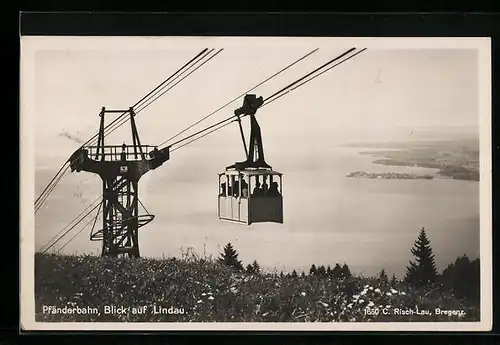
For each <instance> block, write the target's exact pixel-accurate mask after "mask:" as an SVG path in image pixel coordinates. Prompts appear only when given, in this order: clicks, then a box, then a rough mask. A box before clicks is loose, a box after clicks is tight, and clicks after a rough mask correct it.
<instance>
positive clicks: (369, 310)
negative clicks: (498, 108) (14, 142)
mask: <svg viewBox="0 0 500 345" xmlns="http://www.w3.org/2000/svg"><path fill="white" fill-rule="evenodd" d="M20 78H21V105H20V109H21V120H20V121H21V142H20V145H21V150H20V154H21V169H20V173H21V186H20V190H21V198H20V200H21V216H22V217H21V235H20V241H21V243H20V245H21V291H20V305H21V326H22V328H23V329H24V330H218V331H220V330H291V331H304V330H327V331H329V330H345V331H347V330H357V331H360V330H371V331H373V330H381V331H382V330H383V331H387V330H400V331H401V330H406V331H412V330H415V331H417V330H421V331H436V330H437V331H484V330H489V329H491V325H492V268H491V264H492V248H491V246H492V239H491V236H492V219H491V198H492V197H491V135H490V132H491V81H490V79H491V60H490V40H489V38H333V37H315V38H312V37H311V38H308V37H306V38H304V37H302V38H299V37H288V38H284V37H49V36H36V37H35V36H32V37H22V38H21V76H20Z"/></svg>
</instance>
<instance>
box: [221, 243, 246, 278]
mask: <svg viewBox="0 0 500 345" xmlns="http://www.w3.org/2000/svg"><path fill="white" fill-rule="evenodd" d="M218 260H219V262H220V263H222V264H223V265H225V266H228V267H231V268H234V269H236V270H238V271H242V270H243V265H242V264H241V261H240V260H238V253H237V252H236V250H235V249H234V248H233V245H232V244H231V243H228V244H227V245H226V246H225V247H224V252H223V253H222V254H221V256H220V257H219V259H218Z"/></svg>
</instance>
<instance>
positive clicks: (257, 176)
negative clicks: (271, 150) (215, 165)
mask: <svg viewBox="0 0 500 345" xmlns="http://www.w3.org/2000/svg"><path fill="white" fill-rule="evenodd" d="M262 103H263V99H262V97H258V98H257V97H256V95H253V94H247V95H246V96H245V98H244V101H243V106H242V107H241V108H239V109H237V110H236V111H235V112H234V114H235V115H236V117H237V121H238V124H239V126H240V133H241V136H242V140H243V145H244V146H245V153H246V156H247V159H246V160H245V161H243V162H238V163H235V164H233V165H231V166H228V167H226V169H225V171H223V172H221V173H219V195H218V199H219V200H218V216H219V219H221V220H227V221H233V222H238V223H243V224H247V225H250V224H252V223H262V222H271V223H283V174H282V173H280V172H278V171H276V170H273V168H272V167H271V166H270V165H269V164H267V163H266V161H265V159H264V148H263V145H262V136H261V132H260V126H259V124H258V122H257V120H256V118H255V113H256V112H257V109H258V108H259V107H260V106H261V105H262ZM240 116H250V143H249V145H248V149H247V146H246V142H245V137H244V134H243V128H242V126H241V119H240Z"/></svg>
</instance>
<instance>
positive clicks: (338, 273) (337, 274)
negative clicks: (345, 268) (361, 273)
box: [332, 263, 342, 279]
mask: <svg viewBox="0 0 500 345" xmlns="http://www.w3.org/2000/svg"><path fill="white" fill-rule="evenodd" d="M332 275H333V277H334V278H337V279H339V278H342V267H340V265H339V264H338V263H336V264H335V266H334V267H333V270H332Z"/></svg>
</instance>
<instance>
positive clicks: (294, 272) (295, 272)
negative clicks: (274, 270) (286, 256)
mask: <svg viewBox="0 0 500 345" xmlns="http://www.w3.org/2000/svg"><path fill="white" fill-rule="evenodd" d="M292 277H293V278H297V271H296V270H293V271H292Z"/></svg>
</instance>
